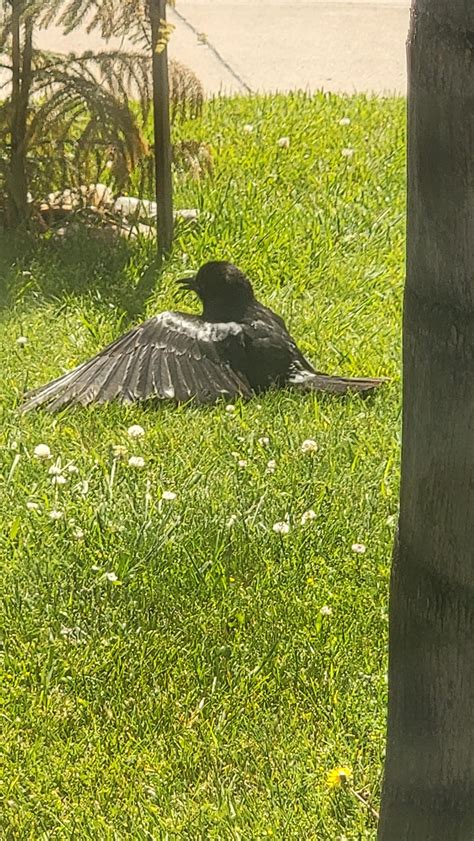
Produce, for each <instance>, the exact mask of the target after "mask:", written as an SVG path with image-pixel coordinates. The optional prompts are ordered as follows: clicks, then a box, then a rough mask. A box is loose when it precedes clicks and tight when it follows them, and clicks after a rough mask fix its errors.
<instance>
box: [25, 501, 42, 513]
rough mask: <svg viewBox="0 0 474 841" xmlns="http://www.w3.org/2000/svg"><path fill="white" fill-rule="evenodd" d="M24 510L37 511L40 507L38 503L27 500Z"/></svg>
mask: <svg viewBox="0 0 474 841" xmlns="http://www.w3.org/2000/svg"><path fill="white" fill-rule="evenodd" d="M26 508H27V510H28V511H39V510H40V506H39V505H38V503H37V502H33V500H28V502H27V503H26Z"/></svg>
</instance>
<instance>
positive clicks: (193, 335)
mask: <svg viewBox="0 0 474 841" xmlns="http://www.w3.org/2000/svg"><path fill="white" fill-rule="evenodd" d="M178 283H180V284H181V286H182V287H183V288H184V289H185V290H187V291H192V292H195V293H196V294H197V295H198V297H199V298H200V300H201V302H202V306H203V311H202V315H189V314H188V313H182V312H162V313H160V315H155V316H154V317H153V318H150V319H148V321H145V322H144V323H143V324H140V325H139V326H138V327H134V328H133V329H132V330H130V331H129V332H128V333H126V334H125V335H124V336H121V338H119V339H116V341H115V342H112V344H110V345H108V346H107V347H106V348H105V349H104V350H102V351H101V352H100V353H98V354H97V356H94V357H93V358H92V359H90V360H89V361H88V362H83V363H82V365H79V366H78V367H77V368H74V370H73V371H70V372H69V373H67V374H63V376H61V377H58V379H56V380H53V381H52V382H51V383H49V384H48V385H44V386H41V387H40V388H38V389H35V390H33V391H30V392H28V394H27V395H26V402H25V404H24V405H23V411H25V412H27V411H29V410H30V409H34V408H36V407H37V406H44V408H45V409H47V410H48V411H50V412H54V411H56V410H58V409H63V408H64V407H65V406H69V405H81V406H87V405H88V404H89V403H104V402H106V401H110V400H118V401H120V402H122V403H134V402H136V401H139V400H147V399H150V398H154V399H159V400H173V401H174V402H175V403H185V402H186V401H188V400H192V399H194V401H196V402H197V403H214V402H215V401H216V400H218V399H219V398H222V397H225V398H226V399H230V400H231V399H233V398H236V397H243V398H248V397H251V396H252V395H254V394H259V393H260V392H262V391H266V390H267V389H269V388H297V389H299V390H303V391H323V392H329V393H331V394H345V393H346V392H361V393H367V392H370V391H372V390H373V389H374V388H376V387H377V386H378V385H380V384H381V383H382V382H383V380H382V379H367V378H364V379H346V378H345V377H331V376H328V375H327V374H322V373H320V372H319V371H316V370H315V369H314V368H313V366H312V365H311V364H310V363H309V362H308V360H307V359H305V357H304V356H303V354H302V353H301V351H300V350H299V349H298V347H297V345H296V342H295V341H294V339H292V337H291V336H290V334H289V333H288V331H287V329H286V327H285V323H284V321H283V320H282V319H281V318H280V317H279V316H278V315H276V314H275V313H274V312H272V310H271V309H269V308H268V307H265V306H263V304H261V303H259V301H257V299H256V298H255V295H254V293H253V289H252V286H251V284H250V281H249V280H248V278H247V277H246V276H245V275H244V274H243V272H241V271H240V270H239V269H238V268H237V267H236V266H233V265H232V263H226V262H211V263H206V264H205V265H204V266H202V267H201V268H200V269H199V271H198V273H197V274H196V275H195V276H193V277H189V278H185V279H183V280H179V281H178Z"/></svg>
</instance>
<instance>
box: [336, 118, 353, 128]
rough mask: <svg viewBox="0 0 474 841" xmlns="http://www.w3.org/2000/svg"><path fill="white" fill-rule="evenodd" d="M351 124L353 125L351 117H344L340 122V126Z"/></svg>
mask: <svg viewBox="0 0 474 841" xmlns="http://www.w3.org/2000/svg"><path fill="white" fill-rule="evenodd" d="M350 124H351V119H350V117H342V118H341V119H340V120H339V125H340V126H350Z"/></svg>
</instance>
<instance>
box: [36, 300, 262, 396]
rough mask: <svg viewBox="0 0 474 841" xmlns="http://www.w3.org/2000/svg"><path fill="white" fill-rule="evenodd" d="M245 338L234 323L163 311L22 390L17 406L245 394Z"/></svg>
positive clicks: (246, 381) (247, 391)
mask: <svg viewBox="0 0 474 841" xmlns="http://www.w3.org/2000/svg"><path fill="white" fill-rule="evenodd" d="M244 345H245V337H244V335H243V331H242V328H241V326H240V325H239V324H237V323H236V322H233V321H231V322H225V323H215V324H213V323H209V322H205V321H202V320H201V318H200V317H199V316H196V315H187V314H185V313H178V312H174V313H173V312H163V313H161V314H160V315H157V316H155V317H154V318H150V319H149V320H148V321H145V322H144V323H143V324H140V325H139V326H138V327H134V328H133V329H132V330H130V331H129V332H128V333H126V334H125V335H124V336H121V337H120V338H119V339H116V341H115V342H112V344H110V345H108V346H107V347H106V348H104V350H102V351H101V352H100V353H98V354H97V356H94V357H93V358H92V359H90V360H89V361H87V362H84V363H83V364H82V365H79V366H78V367H77V368H74V370H72V371H70V372H69V373H67V374H63V376H61V377H58V378H57V379H56V380H53V381H52V382H51V383H48V384H47V385H44V386H42V387H40V388H38V389H35V390H33V391H30V392H28V394H27V395H26V402H25V404H24V405H23V407H22V409H23V411H24V412H28V411H29V410H30V409H34V408H36V407H37V406H43V407H44V408H45V409H47V410H48V411H51V412H54V411H57V410H58V409H62V408H64V407H65V406H68V405H80V406H87V405H88V404H89V403H104V402H106V401H111V400H118V401H120V402H122V403H134V402H136V401H139V400H146V399H147V398H155V399H159V400H166V399H168V400H174V401H175V402H176V403H184V402H186V401H187V400H190V399H192V398H194V399H195V400H196V401H197V402H198V403H214V402H215V401H216V400H217V399H218V398H219V397H223V396H226V397H228V398H232V397H236V396H242V397H251V395H252V393H253V391H252V389H251V387H250V385H249V382H248V379H247V377H246V376H245V374H243V373H242V370H241V367H244V366H243V365H242V366H241V361H243V360H244V358H245V348H244Z"/></svg>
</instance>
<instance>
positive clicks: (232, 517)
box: [226, 514, 239, 529]
mask: <svg viewBox="0 0 474 841" xmlns="http://www.w3.org/2000/svg"><path fill="white" fill-rule="evenodd" d="M238 519H239V518H238V517H237V514H231V515H230V517H229V518H228V520H226V527H227V528H228V529H231V528H232V526H235V524H236V522H237V520H238Z"/></svg>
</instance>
